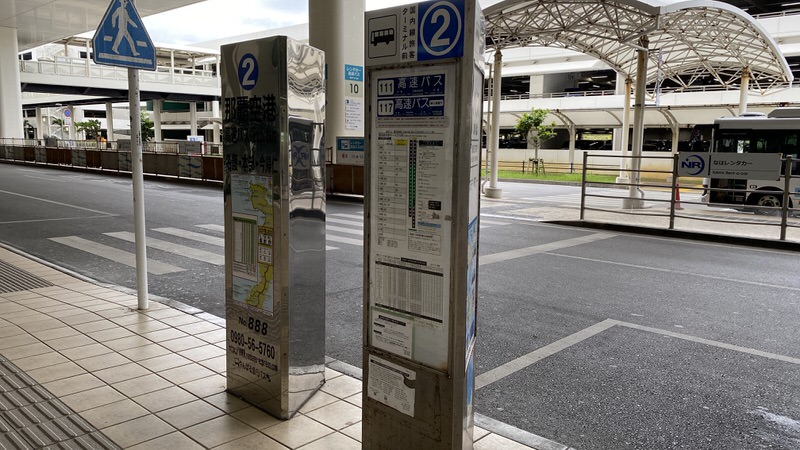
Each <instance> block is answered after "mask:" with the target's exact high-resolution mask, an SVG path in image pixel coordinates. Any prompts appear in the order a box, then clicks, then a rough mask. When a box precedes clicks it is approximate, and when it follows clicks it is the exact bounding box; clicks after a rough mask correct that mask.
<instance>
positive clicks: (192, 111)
mask: <svg viewBox="0 0 800 450" xmlns="http://www.w3.org/2000/svg"><path fill="white" fill-rule="evenodd" d="M189 127H190V128H191V130H192V131H190V132H189V134H190V135H192V136H197V103H195V102H190V103H189Z"/></svg>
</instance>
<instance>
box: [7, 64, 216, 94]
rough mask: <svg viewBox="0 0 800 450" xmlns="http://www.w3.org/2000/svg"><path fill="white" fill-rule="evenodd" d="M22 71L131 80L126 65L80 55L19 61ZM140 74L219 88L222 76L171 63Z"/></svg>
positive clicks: (153, 80)
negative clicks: (100, 62) (99, 63)
mask: <svg viewBox="0 0 800 450" xmlns="http://www.w3.org/2000/svg"><path fill="white" fill-rule="evenodd" d="M19 70H20V72H22V73H36V74H42V75H57V76H68V77H85V78H102V79H106V80H119V81H127V80H128V69H126V68H124V67H113V66H104V65H97V64H94V63H93V62H91V61H89V60H86V59H81V58H61V57H60V58H55V59H54V60H52V61H49V60H37V61H19ZM139 77H140V81H142V82H151V83H165V84H179V85H191V86H205V87H217V86H219V82H220V80H219V77H218V76H217V75H216V74H215V73H214V72H213V71H211V70H199V69H193V68H184V67H169V66H158V67H156V70H155V71H152V72H151V71H147V70H143V71H140V73H139Z"/></svg>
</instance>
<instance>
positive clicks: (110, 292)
mask: <svg viewBox="0 0 800 450" xmlns="http://www.w3.org/2000/svg"><path fill="white" fill-rule="evenodd" d="M136 305H137V299H136V297H135V296H134V295H130V294H126V293H124V292H120V291H118V290H114V289H111V288H109V287H104V286H98V285H97V284H93V283H90V282H87V281H83V280H81V279H78V278H76V277H73V276H71V275H68V274H66V273H63V272H61V271H58V270H55V269H53V268H51V267H49V266H47V265H44V264H42V263H40V262H37V261H35V260H33V259H31V258H27V257H24V256H21V255H19V254H17V253H14V252H11V251H9V250H7V249H5V248H2V247H0V356H2V357H4V358H6V359H7V360H8V361H9V362H11V363H12V364H10V365H8V367H7V369H8V370H15V369H14V368H13V367H12V366H15V367H16V368H18V369H19V371H21V373H18V375H13V376H11V375H9V376H7V377H4V380H5V381H8V382H9V383H11V384H14V383H16V384H25V383H31V384H35V383H38V384H40V385H41V387H43V388H44V389H45V390H46V391H42V392H44V394H42V395H41V396H29V397H31V399H29V401H30V402H34V403H36V402H40V403H39V404H38V406H36V408H38V409H37V410H38V411H45V410H47V409H48V405H47V404H46V403H47V402H51V403H52V402H55V404H58V405H61V406H60V407H63V406H64V405H66V407H68V408H62V409H71V410H72V411H67V413H68V415H70V416H71V417H73V418H74V420H73V422H74V423H79V424H80V423H84V424H85V422H88V424H90V425H91V426H93V427H94V428H95V429H96V430H99V433H100V435H99V437H98V438H97V439H95V440H94V441H80V440H79V439H80V436H78V437H77V438H76V437H75V436H74V434H77V433H78V432H77V431H76V432H73V433H72V434H73V435H72V436H70V433H71V432H70V431H68V427H63V428H62V429H61V433H60V434H59V433H49V434H48V433H43V435H41V436H39V437H38V439H41V441H39V444H40V445H36V444H33V443H31V442H30V440H31V439H36V438H34V437H31V436H32V434H33V433H32V431H31V430H39V429H45V428H47V426H46V425H47V424H48V423H47V421H48V420H49V419H48V418H47V417H43V416H42V415H39V416H38V417H37V416H36V415H35V414H29V413H25V414H14V411H15V410H14V408H18V409H19V408H22V407H21V406H19V405H17V403H19V402H18V401H17V400H15V399H19V398H21V397H19V396H16V397H15V395H16V394H15V393H14V392H13V391H10V390H9V389H10V388H8V387H6V388H3V386H4V385H3V384H0V431H3V433H0V436H3V435H5V436H10V435H11V434H14V433H12V432H9V431H4V430H7V429H12V431H13V430H16V431H17V432H18V433H17V434H16V435H17V436H22V437H25V436H28V437H27V441H25V442H27V444H28V445H30V448H36V447H42V445H41V443H42V442H44V441H47V440H48V439H49V440H50V442H49V443H46V444H47V445H53V446H54V448H60V447H55V445H56V444H57V443H58V442H64V441H65V440H68V439H71V442H72V443H73V445H74V442H84V444H83V445H84V446H85V447H90V448H91V447H104V446H102V445H98V444H97V442H102V436H103V435H104V436H105V437H107V438H108V439H110V440H111V441H113V442H114V443H116V444H117V445H118V446H120V447H121V448H125V449H128V448H130V449H137V450H139V449H154V450H155V449H159V450H161V449H165V448H168V449H174V450H183V449H202V448H214V449H264V450H272V449H287V448H288V449H299V448H302V449H306V450H314V449H320V450H332V449H358V448H361V444H360V441H361V381H360V380H358V379H356V378H353V377H350V376H347V375H344V374H342V373H340V372H337V371H335V370H332V369H330V368H328V369H327V371H326V383H325V385H324V387H323V388H322V391H321V392H318V393H317V394H315V396H314V397H313V398H312V399H311V400H310V401H309V402H308V403H307V404H306V405H305V407H304V408H303V409H302V410H301V411H300V414H298V415H297V416H295V417H294V418H293V419H291V420H287V421H281V420H278V419H275V418H273V417H272V416H270V415H268V414H266V413H264V412H262V411H260V410H258V409H256V408H254V407H252V406H249V405H248V404H247V403H245V402H243V401H242V400H239V399H238V398H236V397H234V396H232V395H229V394H227V393H226V392H225V338H226V333H225V329H224V328H223V327H221V326H220V324H221V322H220V320H218V319H217V318H214V317H213V316H209V315H207V314H205V313H202V312H201V311H199V310H196V309H193V308H174V307H171V306H167V305H165V304H162V303H157V302H153V301H151V302H150V308H149V310H148V311H144V312H140V311H137V310H136V309H135V308H136ZM0 363H2V358H0ZM8 370H6V372H8ZM2 375H3V373H2V371H0V376H2ZM15 380H16V381H15ZM20 380H22V381H20ZM25 380H28V381H25ZM34 381H35V383H33V382H34ZM7 385H8V383H7V384H6V386H7ZM35 389H36V390H39V391H40V390H41V389H40V388H35ZM3 391H5V392H3ZM37 392H38V391H37ZM46 393H50V394H52V397H51V398H50V399H47V398H46V397H47V395H46ZM20 411H21V409H20ZM4 418H12V419H14V420H5V421H4ZM81 418H82V419H83V420H85V422H83V421H82V419H81ZM15 424H16V425H15ZM21 428H29V429H28V430H26V431H22V430H21ZM50 428H54V427H50ZM78 431H80V430H78ZM84 432H85V433H88V434H91V433H92V431H91V430H89V429H88V427H87V429H86V430H84ZM95 433H96V431H95ZM40 434H42V433H40ZM475 438H476V443H475V448H476V449H478V450H489V449H492V450H495V449H509V450H517V449H528V448H530V447H527V446H524V445H521V444H518V443H516V442H514V441H511V440H509V439H506V438H504V437H502V436H499V435H497V434H495V433H491V432H489V431H487V430H484V429H481V428H478V427H476V429H475ZM76 439H77V440H76ZM16 442H17V444H16V445H18V446H19V445H20V444H19V442H20V440H19V439H17V441H16ZM86 442H91V443H93V444H86ZM4 445H6V446H8V447H9V448H14V446H13V445H15V444H14V443H13V442H11V441H10V440H6V441H5V443H4V440H3V438H2V437H0V448H2V447H3V446H4ZM79 447H80V446H78V447H75V448H79ZM22 448H25V447H22Z"/></svg>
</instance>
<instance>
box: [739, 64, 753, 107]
mask: <svg viewBox="0 0 800 450" xmlns="http://www.w3.org/2000/svg"><path fill="white" fill-rule="evenodd" d="M749 91H750V69H749V68H747V67H745V68H743V69H742V85H741V88H740V89H739V115H740V116H741V115H744V114H745V113H746V112H747V94H748V93H749Z"/></svg>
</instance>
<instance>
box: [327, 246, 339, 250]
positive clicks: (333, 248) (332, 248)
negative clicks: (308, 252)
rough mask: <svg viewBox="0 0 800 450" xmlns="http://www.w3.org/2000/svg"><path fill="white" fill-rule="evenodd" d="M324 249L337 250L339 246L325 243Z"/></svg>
mask: <svg viewBox="0 0 800 450" xmlns="http://www.w3.org/2000/svg"><path fill="white" fill-rule="evenodd" d="M325 250H339V247H334V246H332V245H326V246H325Z"/></svg>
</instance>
